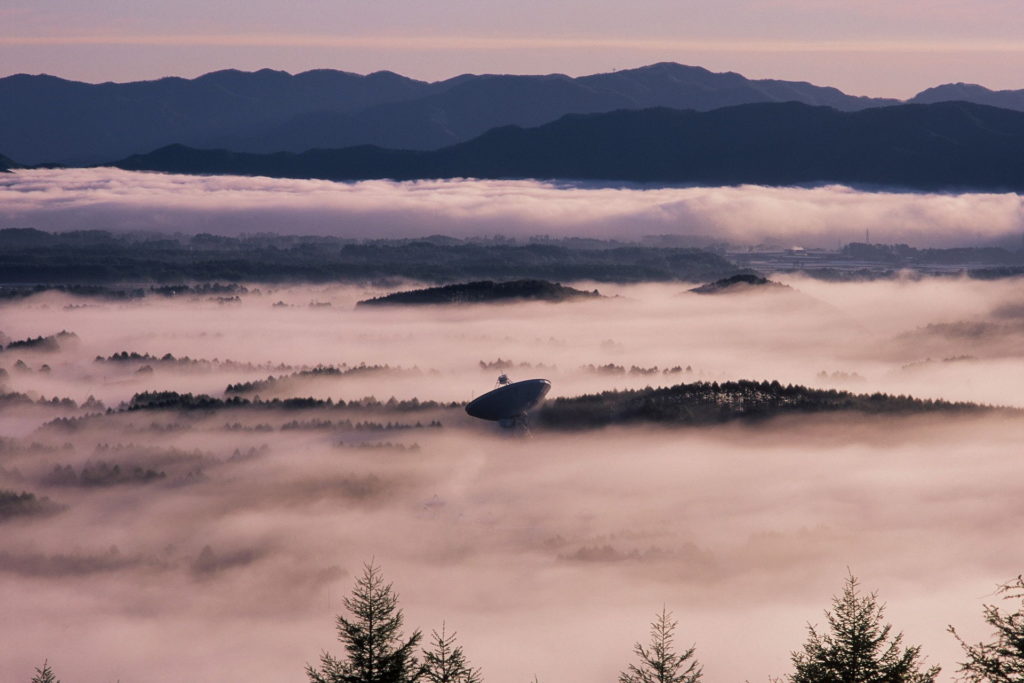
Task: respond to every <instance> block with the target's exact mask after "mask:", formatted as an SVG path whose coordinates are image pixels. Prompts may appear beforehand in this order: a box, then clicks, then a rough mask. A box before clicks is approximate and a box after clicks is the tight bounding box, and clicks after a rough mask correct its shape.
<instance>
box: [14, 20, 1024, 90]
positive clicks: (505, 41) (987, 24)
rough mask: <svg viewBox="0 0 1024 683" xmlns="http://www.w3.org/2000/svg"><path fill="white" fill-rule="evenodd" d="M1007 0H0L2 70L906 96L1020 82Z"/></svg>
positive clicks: (120, 77)
mask: <svg viewBox="0 0 1024 683" xmlns="http://www.w3.org/2000/svg"><path fill="white" fill-rule="evenodd" d="M1021 36H1024V4H1022V3H1021V2H1020V1H1019V0H979V1H978V2H974V3H963V2H958V1H953V0H927V1H925V0H904V1H901V2H898V3H892V2H883V1H881V0H860V1H858V2H853V1H850V0H758V1H757V2H754V1H753V0H720V1H719V2H714V3H711V2H688V1H680V0H639V1H638V2H634V3H629V4H627V3H620V2H607V1H606V0H560V1H559V2H557V3H551V2H540V1H539V0H520V1H519V2H515V3H511V2H508V1H507V0H446V2H444V3H427V2H422V1H421V0H383V1H372V0H309V1H308V2H305V3H302V4H301V5H298V6H297V5H294V4H291V3H281V2H271V1H269V0H253V1H252V2H248V3H241V2H237V1H234V0H203V1H200V0H181V1H180V2H176V3H138V2H128V1H127V0H97V1H96V2H91V3H81V2H78V1H76V0H33V1H29V0H0V75H9V74H13V73H50V74H53V75H57V76H61V77H64V78H70V79H74V80H84V81H89V82H102V81H129V80H140V79H151V78H158V77H161V76H167V75H176V76H185V77H194V76H197V75H200V74H202V73H206V72H208V71H213V70H217V69H223V68H240V69H245V70H254V69H259V68H264V67H269V68H275V69H284V70H286V71H291V72H299V71H304V70H307V69H313V68H335V69H343V70H347V71H353V72H358V73H369V72H372V71H378V70H382V69H387V70H392V71H396V72H398V73H402V74H405V75H408V76H412V77H415V78H421V79H425V80H439V79H443V78H447V77H451V76H455V75H458V74H461V73H467V72H473V73H484V72H492V73H552V72H561V73H567V74H570V75H582V74H587V73H596V72H602V71H610V70H613V69H623V68H632V67H637V66H641V65H644V64H650V63H653V62H658V61H675V62H680V63H684V64H692V65H700V66H704V67H707V68H709V69H711V70H713V71H737V72H739V73H742V74H744V75H745V76H748V77H751V78H781V79H787V80H806V81H811V82H814V83H817V84H820V85H834V86H836V87H839V88H841V89H843V90H845V91H847V92H849V93H851V94H857V95H872V96H889V97H901V98H906V97H910V96H912V95H913V94H914V93H916V92H918V91H920V90H922V89H924V88H927V87H930V86H933V85H937V84H939V83H946V82H957V81H964V82H974V83H980V84H981V85H985V86H987V87H990V88H993V89H1018V88H1024V77H1022V76H1021V75H1020V74H1021V73H1022V71H1024V38H1021Z"/></svg>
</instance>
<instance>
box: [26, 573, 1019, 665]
mask: <svg viewBox="0 0 1024 683" xmlns="http://www.w3.org/2000/svg"><path fill="white" fill-rule="evenodd" d="M996 594H997V595H998V596H1000V597H1001V598H1002V599H1004V600H1007V601H1011V602H1013V601H1019V602H1020V605H1019V606H1018V608H1017V609H1016V611H1013V612H1010V611H1008V609H1007V610H1003V609H1000V608H999V606H998V605H984V606H983V608H982V616H983V618H984V621H985V623H986V624H988V625H989V627H990V628H991V629H992V635H991V636H990V639H989V640H987V641H981V642H978V643H968V642H966V641H964V640H963V639H962V638H961V637H960V636H959V634H958V633H957V632H956V629H954V628H953V627H952V626H950V627H949V632H950V633H951V634H952V635H953V636H954V637H955V638H956V639H957V641H958V642H959V643H960V645H961V647H962V649H963V656H964V660H963V661H962V662H960V664H959V668H958V669H957V678H958V679H959V680H962V681H965V682H966V683H1024V575H1020V576H1017V578H1016V579H1013V580H1012V581H1010V582H1008V583H1006V584H1003V585H1001V586H999V587H998V588H997V590H996ZM343 604H344V608H345V611H346V613H343V614H339V615H338V616H337V618H336V623H335V627H336V629H337V633H338V640H339V641H340V642H341V644H342V646H343V647H344V651H345V652H344V655H342V656H335V655H333V654H331V653H329V652H326V651H325V652H322V653H321V654H320V659H319V662H318V663H317V664H316V665H313V664H306V666H305V673H306V676H307V678H308V679H309V682H310V683H483V681H484V676H483V672H482V670H481V669H480V668H478V667H474V666H473V665H472V664H471V663H470V660H469V658H468V656H467V655H466V654H465V652H464V650H463V648H462V646H461V645H459V643H458V641H457V639H456V635H457V634H456V633H455V632H454V631H449V630H448V627H447V624H446V623H444V622H442V623H441V628H440V630H439V631H438V630H433V631H431V634H430V642H429V643H427V644H426V645H425V646H421V641H422V640H423V632H422V631H421V630H420V629H418V628H417V629H414V630H413V631H412V632H411V633H410V634H409V635H408V636H406V635H405V634H404V632H403V627H404V625H405V617H404V614H403V612H402V610H401V609H400V608H399V607H398V594H397V593H396V592H395V590H394V588H393V586H392V584H391V583H387V582H385V580H384V576H383V572H382V571H381V568H380V566H379V565H377V564H376V563H374V562H372V561H371V562H369V563H367V564H364V565H363V572H362V574H361V575H360V576H359V577H358V578H357V579H356V581H355V585H354V586H353V588H352V592H351V594H350V595H349V596H348V597H346V598H345V599H344V602H343ZM825 621H826V625H825V627H822V628H820V629H819V627H817V626H812V625H808V627H807V640H806V641H805V642H804V644H803V645H802V646H801V648H800V649H798V650H794V651H793V652H792V653H791V655H790V660H791V662H792V665H793V672H792V673H789V674H786V675H785V676H784V677H782V678H769V680H770V681H772V683H934V681H935V680H936V678H937V677H938V675H939V672H940V667H939V666H937V665H928V664H927V663H926V658H925V657H924V656H923V655H922V654H921V647H920V646H919V645H904V643H903V633H902V632H896V631H894V629H893V626H892V625H891V624H888V623H886V621H885V604H884V603H880V602H879V600H878V594H877V592H874V591H873V592H864V591H863V590H862V589H861V586H860V582H859V581H858V579H857V577H856V576H854V575H853V574H852V573H851V574H849V575H848V576H847V578H846V580H845V581H844V582H843V586H842V590H841V591H840V593H839V594H838V595H835V596H833V598H832V606H831V609H829V610H826V611H825ZM678 625H679V622H678V621H677V620H676V619H675V618H674V617H673V615H672V612H670V611H669V610H668V608H667V607H665V606H663V607H662V608H661V610H660V611H659V612H658V613H657V614H656V615H655V618H654V621H653V622H652V623H651V625H650V634H649V640H648V641H647V643H646V644H644V643H641V642H637V643H636V644H635V645H634V646H633V655H634V659H633V661H632V662H628V663H626V665H625V666H624V667H623V669H622V671H621V672H620V673H619V676H618V683H701V682H702V681H703V680H704V667H703V665H702V664H701V663H700V661H699V660H698V658H697V646H696V644H694V645H690V646H689V647H679V646H677V644H676V631H677V629H678ZM31 683H60V681H59V680H58V679H57V678H56V676H55V674H54V672H53V669H52V668H51V667H50V665H49V662H48V661H47V662H44V663H43V666H42V667H41V668H37V669H36V674H35V676H33V677H32V679H31ZM533 683H539V679H538V678H537V677H536V676H535V677H534V680H533Z"/></svg>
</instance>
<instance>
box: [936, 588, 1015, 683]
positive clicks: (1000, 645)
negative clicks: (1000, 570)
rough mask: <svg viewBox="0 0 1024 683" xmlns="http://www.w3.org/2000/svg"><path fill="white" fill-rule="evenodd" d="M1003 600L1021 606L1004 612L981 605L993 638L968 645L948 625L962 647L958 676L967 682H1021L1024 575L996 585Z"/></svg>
mask: <svg viewBox="0 0 1024 683" xmlns="http://www.w3.org/2000/svg"><path fill="white" fill-rule="evenodd" d="M996 594H997V595H1001V596H1002V598H1003V599H1004V600H1018V599H1019V600H1020V608H1019V609H1018V610H1017V611H1016V612H1013V613H1010V614H1004V613H1003V612H1001V611H1000V610H999V607H997V606H995V605H984V606H983V607H982V612H983V614H984V618H985V623H987V624H988V625H989V626H991V627H992V628H993V630H994V634H993V636H994V640H992V641H991V642H987V643H986V642H980V643H977V644H975V645H968V644H967V643H965V642H964V641H963V639H962V638H960V636H959V634H957V632H956V630H955V629H954V628H953V627H952V626H950V627H949V631H950V633H952V634H953V635H954V636H956V639H957V640H959V641H960V645H961V646H962V647H963V649H964V654H965V655H966V656H967V661H965V662H961V664H960V670H959V673H960V676H961V678H962V679H963V680H965V681H968V682H969V683H1024V575H1020V576H1018V577H1017V578H1016V579H1014V580H1013V581H1011V582H1010V583H1007V584H1004V585H1002V586H1000V587H999V588H998V589H996Z"/></svg>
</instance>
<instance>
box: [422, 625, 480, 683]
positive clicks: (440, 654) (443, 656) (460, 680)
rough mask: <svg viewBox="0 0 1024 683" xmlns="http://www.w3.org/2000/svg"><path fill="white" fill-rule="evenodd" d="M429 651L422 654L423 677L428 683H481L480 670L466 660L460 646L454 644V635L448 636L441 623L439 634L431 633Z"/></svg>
mask: <svg viewBox="0 0 1024 683" xmlns="http://www.w3.org/2000/svg"><path fill="white" fill-rule="evenodd" d="M430 640H431V642H430V645H431V647H430V649H429V650H426V651H424V653H423V677H424V678H425V679H426V680H427V681H430V683H482V682H483V678H481V676H480V669H474V668H473V667H472V666H470V665H469V662H468V661H467V660H466V655H465V654H463V652H462V646H461V645H456V644H455V633H452V634H451V635H448V634H447V633H446V631H445V624H444V622H441V632H440V633H438V632H437V631H431V633H430Z"/></svg>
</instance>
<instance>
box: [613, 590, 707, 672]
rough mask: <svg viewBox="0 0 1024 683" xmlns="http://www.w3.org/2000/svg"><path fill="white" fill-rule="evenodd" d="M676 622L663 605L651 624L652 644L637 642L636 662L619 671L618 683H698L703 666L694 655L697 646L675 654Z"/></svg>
mask: <svg viewBox="0 0 1024 683" xmlns="http://www.w3.org/2000/svg"><path fill="white" fill-rule="evenodd" d="M678 624H679V622H677V621H674V620H673V619H672V613H671V612H669V611H668V610H667V609H666V608H665V607H664V606H662V608H661V612H660V613H659V614H658V615H657V616H656V617H655V619H654V621H653V622H652V623H651V644H650V646H649V647H644V646H643V644H641V643H637V644H636V645H635V646H634V648H633V652H634V653H636V655H637V657H638V658H639V659H640V662H639V664H630V665H629V668H628V669H626V670H625V671H623V672H622V673H621V674H619V683H697V682H698V681H700V679H701V675H702V672H703V667H702V666H701V665H700V663H699V662H698V661H697V659H696V658H695V657H694V650H695V649H696V647H690V648H689V649H688V650H684V651H683V652H681V653H676V651H675V646H674V645H673V642H672V641H673V639H674V635H675V630H676V626H677V625H678Z"/></svg>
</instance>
